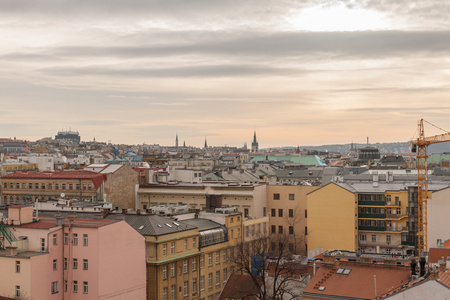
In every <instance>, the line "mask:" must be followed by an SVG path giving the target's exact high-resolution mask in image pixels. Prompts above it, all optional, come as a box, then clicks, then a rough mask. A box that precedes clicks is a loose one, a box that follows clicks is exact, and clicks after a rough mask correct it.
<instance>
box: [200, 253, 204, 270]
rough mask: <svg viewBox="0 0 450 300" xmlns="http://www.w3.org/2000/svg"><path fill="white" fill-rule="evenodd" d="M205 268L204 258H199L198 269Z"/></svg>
mask: <svg viewBox="0 0 450 300" xmlns="http://www.w3.org/2000/svg"><path fill="white" fill-rule="evenodd" d="M204 267H205V256H204V255H201V256H200V269H203V268H204Z"/></svg>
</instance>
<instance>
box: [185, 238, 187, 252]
mask: <svg viewBox="0 0 450 300" xmlns="http://www.w3.org/2000/svg"><path fill="white" fill-rule="evenodd" d="M186 250H187V240H184V251H186Z"/></svg>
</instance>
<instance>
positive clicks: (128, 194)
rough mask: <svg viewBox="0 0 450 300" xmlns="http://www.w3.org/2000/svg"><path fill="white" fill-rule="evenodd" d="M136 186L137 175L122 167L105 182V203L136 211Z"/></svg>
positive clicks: (137, 181)
mask: <svg viewBox="0 0 450 300" xmlns="http://www.w3.org/2000/svg"><path fill="white" fill-rule="evenodd" d="M136 184H139V174H138V173H137V172H136V171H134V170H133V169H132V168H131V167H129V166H125V165H124V166H123V167H122V168H120V169H119V170H117V171H116V172H115V173H113V174H109V175H108V177H107V180H106V182H105V193H106V201H108V202H112V204H113V207H116V206H119V208H129V209H136V203H135V202H136V201H135V200H136V196H135V186H136Z"/></svg>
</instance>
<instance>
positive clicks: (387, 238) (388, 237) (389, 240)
mask: <svg viewBox="0 0 450 300" xmlns="http://www.w3.org/2000/svg"><path fill="white" fill-rule="evenodd" d="M390 242H391V236H390V235H389V234H388V235H386V243H390Z"/></svg>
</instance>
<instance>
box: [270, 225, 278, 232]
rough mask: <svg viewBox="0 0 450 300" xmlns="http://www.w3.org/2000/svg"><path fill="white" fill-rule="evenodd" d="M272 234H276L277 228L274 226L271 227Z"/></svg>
mask: <svg viewBox="0 0 450 300" xmlns="http://www.w3.org/2000/svg"><path fill="white" fill-rule="evenodd" d="M271 228H272V233H276V232H277V227H276V226H275V225H272V227H271Z"/></svg>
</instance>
